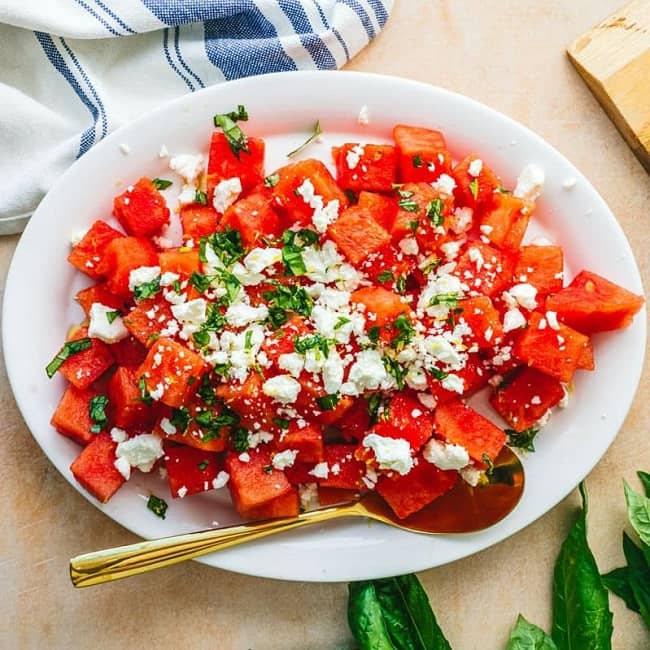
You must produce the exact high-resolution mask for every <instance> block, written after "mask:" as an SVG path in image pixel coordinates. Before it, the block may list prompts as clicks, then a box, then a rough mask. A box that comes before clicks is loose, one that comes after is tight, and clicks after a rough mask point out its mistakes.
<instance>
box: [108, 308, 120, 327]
mask: <svg viewBox="0 0 650 650" xmlns="http://www.w3.org/2000/svg"><path fill="white" fill-rule="evenodd" d="M121 315H122V312H121V311H120V310H119V309H116V310H114V311H107V312H106V320H107V321H108V324H109V325H111V324H112V323H113V322H114V321H115V319H116V318H117V317H118V316H121Z"/></svg>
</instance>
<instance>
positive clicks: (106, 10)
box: [94, 0, 138, 34]
mask: <svg viewBox="0 0 650 650" xmlns="http://www.w3.org/2000/svg"><path fill="white" fill-rule="evenodd" d="M94 2H95V4H96V5H97V6H98V7H100V8H101V9H103V10H104V13H107V14H108V15H109V16H110V17H111V18H112V19H113V20H114V21H115V22H116V23H117V24H118V25H119V26H120V27H122V29H124V31H125V32H126V33H127V34H137V33H138V32H136V31H135V29H131V27H129V26H128V25H127V24H126V23H125V22H124V21H123V20H122V19H121V18H120V17H119V16H118V15H117V14H116V13H115V12H114V11H113V10H112V9H111V8H110V7H107V6H106V5H105V4H104V3H103V2H102V0H94Z"/></svg>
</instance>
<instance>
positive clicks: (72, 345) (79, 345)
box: [45, 336, 91, 379]
mask: <svg viewBox="0 0 650 650" xmlns="http://www.w3.org/2000/svg"><path fill="white" fill-rule="evenodd" d="M90 346H91V340H90V339H89V338H88V337H87V336H85V337H84V338H81V339H75V340H74V341H67V342H66V343H65V344H64V345H63V347H62V348H61V349H60V350H59V351H58V352H57V354H56V356H55V357H54V359H52V361H50V363H48V364H47V366H45V372H46V373H47V376H48V377H49V378H50V379H52V377H54V375H55V374H56V371H57V370H58V369H59V368H60V367H61V366H62V365H63V362H64V361H65V360H66V359H68V358H69V357H71V356H72V355H74V354H78V353H79V352H83V351H84V350H87V349H88V348H89V347H90Z"/></svg>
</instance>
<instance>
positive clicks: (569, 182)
mask: <svg viewBox="0 0 650 650" xmlns="http://www.w3.org/2000/svg"><path fill="white" fill-rule="evenodd" d="M577 182H578V181H577V180H576V178H575V176H570V177H569V178H567V179H566V180H565V181H564V182H563V183H562V187H563V188H564V189H565V190H572V189H573V188H574V187H575V186H576V183H577Z"/></svg>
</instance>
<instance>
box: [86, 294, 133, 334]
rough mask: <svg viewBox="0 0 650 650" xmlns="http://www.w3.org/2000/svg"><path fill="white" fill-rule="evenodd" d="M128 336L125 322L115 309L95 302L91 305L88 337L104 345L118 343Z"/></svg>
mask: <svg viewBox="0 0 650 650" xmlns="http://www.w3.org/2000/svg"><path fill="white" fill-rule="evenodd" d="M109 314H110V317H109ZM128 335H129V331H128V330H127V329H126V327H124V321H123V320H122V317H121V316H119V314H116V310H115V309H113V308H112V307H107V306H106V305H102V304H101V303H100V302H94V303H93V304H92V305H91V307H90V324H89V325H88V336H90V337H91V338H94V339H99V340H100V341H104V343H116V342H117V341H121V340H122V339H125V338H126V337H127V336H128Z"/></svg>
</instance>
